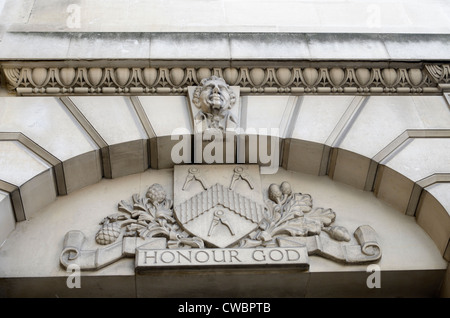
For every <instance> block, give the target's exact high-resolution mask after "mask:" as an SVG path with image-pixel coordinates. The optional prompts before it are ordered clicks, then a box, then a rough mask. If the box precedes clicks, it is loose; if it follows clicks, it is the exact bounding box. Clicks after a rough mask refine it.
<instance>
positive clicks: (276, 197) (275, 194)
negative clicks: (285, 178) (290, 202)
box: [269, 183, 283, 204]
mask: <svg viewBox="0 0 450 318" xmlns="http://www.w3.org/2000/svg"><path fill="white" fill-rule="evenodd" d="M282 197H283V192H281V189H280V186H279V185H278V184H275V183H272V184H271V185H270V186H269V199H270V200H272V201H273V202H276V203H278V204H280V203H281V199H282Z"/></svg>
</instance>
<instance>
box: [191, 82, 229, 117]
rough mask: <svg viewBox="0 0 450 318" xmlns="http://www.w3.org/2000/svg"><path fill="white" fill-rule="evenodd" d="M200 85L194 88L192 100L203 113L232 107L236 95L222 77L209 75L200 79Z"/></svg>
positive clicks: (216, 111) (215, 112)
mask: <svg viewBox="0 0 450 318" xmlns="http://www.w3.org/2000/svg"><path fill="white" fill-rule="evenodd" d="M201 85H202V86H200V87H198V88H197V89H196V91H195V93H194V99H193V101H194V104H195V106H197V107H198V108H200V109H201V110H202V111H203V112H204V113H213V114H217V113H219V112H220V111H222V110H224V109H230V108H231V107H233V105H234V103H235V100H236V97H235V95H234V94H233V92H232V90H231V89H230V88H229V86H228V85H227V83H226V82H225V81H224V80H223V79H222V78H219V77H216V76H211V77H210V78H207V79H204V80H202V83H201Z"/></svg>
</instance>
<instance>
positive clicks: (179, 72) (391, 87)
mask: <svg viewBox="0 0 450 318" xmlns="http://www.w3.org/2000/svg"><path fill="white" fill-rule="evenodd" d="M312 64H314V63H309V66H307V67H295V66H293V67H227V68H223V67H211V68H208V67H199V68H196V67H173V68H168V67H117V68H114V67H81V66H79V67H66V66H64V67H58V66H56V67H43V66H39V67H30V66H29V64H27V65H26V66H24V67H21V66H17V65H14V66H10V65H3V66H2V69H1V71H2V73H3V74H2V75H3V76H2V77H3V78H4V79H5V80H6V83H5V84H6V87H7V89H8V90H9V91H10V92H12V93H15V94H17V95H19V96H26V95H155V94H156V95H172V94H173V95H186V94H187V92H188V87H189V86H198V85H199V84H200V82H201V80H202V79H205V78H208V77H210V76H212V75H214V76H217V77H219V78H223V79H224V80H225V81H226V83H227V84H228V85H230V86H238V87H240V92H241V94H244V95H245V94H367V95H370V94H438V93H440V92H442V91H443V90H446V89H448V87H449V86H450V65H449V64H423V66H417V64H415V65H414V66H411V67H405V66H403V67H394V66H388V67H371V64H370V63H366V64H361V66H357V67H355V66H353V65H352V66H348V67H345V66H342V64H339V66H336V67H322V64H319V63H317V67H314V65H312ZM336 65H338V64H336Z"/></svg>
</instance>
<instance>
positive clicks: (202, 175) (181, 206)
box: [174, 165, 265, 248]
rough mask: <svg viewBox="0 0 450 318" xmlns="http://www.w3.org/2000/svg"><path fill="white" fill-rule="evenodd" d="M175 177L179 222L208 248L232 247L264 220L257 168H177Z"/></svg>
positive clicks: (190, 166)
mask: <svg viewBox="0 0 450 318" xmlns="http://www.w3.org/2000/svg"><path fill="white" fill-rule="evenodd" d="M174 177H175V180H174V214H175V216H176V218H177V221H178V223H179V224H180V226H181V227H182V228H183V229H184V230H185V231H186V232H188V233H190V234H191V235H193V236H197V237H200V238H201V239H203V241H205V243H206V244H207V245H209V246H213V247H221V248H224V247H228V246H232V245H233V244H235V243H236V242H238V241H239V240H240V239H242V238H243V237H245V236H247V235H248V234H249V233H251V232H252V231H254V230H255V229H256V228H257V227H258V225H259V223H260V222H261V220H262V219H263V218H264V215H265V214H264V213H265V205H264V203H263V198H262V193H261V181H260V175H259V167H258V166H252V165H208V166H203V165H189V166H186V165H185V166H176V167H175V171H174Z"/></svg>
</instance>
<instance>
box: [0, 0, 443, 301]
mask: <svg viewBox="0 0 450 318" xmlns="http://www.w3.org/2000/svg"><path fill="white" fill-rule="evenodd" d="M72 2H73V3H72ZM72 2H70V3H66V2H65V1H62V2H58V4H56V2H55V3H54V4H55V6H54V7H53V9H52V10H53V12H60V13H61V12H63V13H64V15H63V16H64V17H65V18H64V19H62V20H61V21H59V19H61V17H59V18H58V19H56V20H51V21H50V20H47V18H46V14H45V12H46V11H45V10H48V6H46V5H44V4H43V1H34V2H31V1H3V2H2V1H0V10H1V9H2V11H0V21H3V22H2V23H3V24H0V40H1V41H0V52H1V53H0V83H1V87H0V296H1V297H22V296H26V297H36V296H38V297H55V295H56V296H58V297H78V296H88V297H110V296H111V297H112V296H121V297H167V296H168V297H170V296H177V297H184V296H186V295H189V296H194V297H211V296H213V297H221V296H222V297H223V296H227V297H233V296H237V297H283V296H289V297H329V296H331V297H342V296H344V297H352V296H357V297H379V296H384V297H410V296H412V297H449V296H450V291H449V286H450V283H449V281H448V277H449V273H448V262H449V261H450V245H449V244H450V243H449V242H450V215H449V211H450V198H449V193H450V192H449V190H450V189H449V182H450V163H449V160H448V158H449V154H450V152H449V149H450V139H449V137H450V111H449V107H450V82H449V81H450V68H449V61H450V59H449V56H448V53H447V52H448V49H449V48H448V43H450V42H449V41H448V40H449V38H448V35H447V34H448V32H447V31H448V30H449V29H450V26H449V25H448V24H446V23H445V22H443V21H447V20H445V19H442V20H439V23H434V24H433V26H430V25H431V24H430V23H428V24H427V23H424V22H423V21H424V19H425V20H426V17H425V18H424V17H423V15H422V18H421V19H420V20H418V21H417V22H418V23H417V24H415V25H414V27H413V26H411V25H410V26H409V27H408V25H407V24H404V26H403V27H401V26H400V27H399V24H398V21H393V20H391V18H389V16H387V15H384V13H383V12H384V11H383V10H384V9H383V10H381V9H380V10H381V11H379V14H381V15H380V16H378V15H377V12H378V11H377V8H382V7H378V6H377V5H378V4H376V3H374V4H372V5H373V7H370V8H372V9H373V10H375V11H373V12H375V13H374V15H370V14H369V15H368V16H367V18H368V19H369V18H370V19H372V18H374V19H375V20H370V19H369V20H370V21H372V22H374V21H375V22H377V21H379V20H377V19H376V18H377V17H381V18H382V20H383V21H382V23H381V22H380V21H381V20H380V21H379V22H380V24H375V25H374V26H372V27H371V28H369V27H368V26H367V24H366V23H365V22H358V21H356V20H351V21H353V22H348V21H350V20H346V22H345V23H344V20H341V19H340V18H337V17H334V18H331V17H330V16H327V15H326V13H323V12H321V11H320V10H319V9H318V5H310V6H309V7H308V6H306V4H305V3H303V2H301V1H300V2H298V3H296V4H292V3H291V5H293V6H294V7H295V8H297V9H298V10H300V9H302V10H309V11H308V12H311V14H312V13H314V14H319V13H320V14H319V15H321V16H322V15H325V16H327V17H328V18H329V19H331V20H329V22H323V21H328V20H323V21H322V24H321V25H316V24H315V22H314V21H313V20H305V22H304V26H303V28H306V29H302V27H301V26H298V25H288V24H286V22H285V20H284V19H283V20H273V18H271V17H270V15H267V14H266V11H264V10H265V9H264V8H266V7H267V6H270V4H269V3H270V2H267V3H266V2H264V3H263V4H261V7H259V8H258V9H256V10H257V11H258V12H260V13H261V14H262V16H263V17H265V19H266V21H272V22H273V23H274V25H273V27H271V28H269V29H267V28H266V27H264V26H261V25H260V24H259V23H258V21H254V20H252V19H253V18H252V17H248V19H249V20H248V21H247V22H246V23H245V24H241V23H238V20H239V19H238V17H239V14H238V11H236V10H237V8H236V7H235V6H234V4H235V2H233V1H227V0H223V1H220V3H221V5H222V6H223V8H224V9H223V11H220V12H216V15H217V17H216V18H217V21H222V22H221V23H222V24H219V25H217V24H215V23H213V22H207V23H206V24H209V28H208V31H207V32H205V30H204V23H205V22H204V21H203V22H202V23H200V22H199V21H194V20H195V19H194V20H192V21H191V20H189V21H191V22H190V24H188V26H186V27H187V28H188V29H187V30H183V29H180V26H179V25H178V24H177V23H178V22H176V21H175V20H170V19H169V18H168V17H167V16H166V18H167V19H169V20H170V21H172V22H170V23H172V24H170V23H169V24H163V25H159V24H158V23H160V22H161V21H160V20H158V19H156V20H154V21H153V22H152V23H149V22H148V19H147V17H146V19H144V20H145V21H144V22H143V21H141V20H142V18H143V17H140V16H139V15H138V14H137V12H136V11H135V9H130V10H129V11H128V12H129V14H130V15H132V16H133V15H134V18H135V20H134V21H135V22H131V23H130V24H128V25H127V23H126V22H125V21H126V20H127V19H125V17H122V18H123V19H122V18H120V17H119V19H117V21H116V22H115V23H114V25H113V24H108V23H106V22H105V21H104V20H102V19H100V20H96V21H97V22H96V23H88V22H89V21H95V18H94V16H93V15H92V14H94V13H95V12H97V14H98V13H99V12H100V11H99V10H100V8H103V9H102V10H106V11H108V10H109V9H107V7H106V6H105V5H104V4H99V7H98V8H95V9H94V8H91V7H90V4H81V3H80V4H78V3H75V2H76V1H72ZM199 2H202V1H199ZM350 2H351V4H349V5H352V6H353V8H352V9H348V10H347V11H346V10H343V9H342V8H341V9H339V10H343V15H344V16H345V15H348V14H351V12H354V11H352V10H355V8H356V7H357V6H358V5H359V4H357V2H358V1H356V0H354V1H350ZM18 3H21V4H22V5H21V6H19V5H18ZM178 4H179V5H180V7H179V8H178V10H181V9H180V8H183V7H184V6H185V5H186V4H184V3H178ZM83 5H84V6H85V7H83ZM117 5H120V4H117ZM122 5H123V4H122ZM146 5H147V4H144V3H143V4H142V6H143V7H145V6H146ZM153 5H155V6H154V7H153V8H152V10H155V11H152V13H151V14H153V13H154V12H156V11H158V8H159V7H158V6H157V5H156V4H155V3H153ZM417 5H418V7H414V6H413V7H414V9H411V10H412V11H408V10H405V9H404V8H403V7H401V8H400V9H399V8H397V10H398V13H399V14H398V15H397V17H400V18H399V19H402V17H403V18H405V19H406V17H407V18H408V19H409V21H415V20H414V19H415V18H414V17H415V15H414V12H415V11H414V10H419V7H420V6H421V5H422V4H420V3H419V2H418V1H417ZM429 5H430V6H435V7H436V6H437V7H436V9H438V10H437V11H436V12H439V14H444V15H445V13H443V12H449V11H448V10H447V9H448V4H446V3H433V4H429ZM282 7H283V6H282V5H279V6H278V5H277V6H275V7H274V8H272V9H273V10H281V8H282ZM364 8H367V5H366V6H365V7H364ZM383 8H384V7H383ZM69 9H70V10H69ZM159 9H161V8H159ZM266 9H267V8H266ZM291 9H292V10H290V11H291V12H294V11H295V10H294V11H293V8H291ZM58 10H59V11H58ZM78 10H79V11H78ZM239 10H243V11H241V13H242V12H245V10H246V9H245V8H240V9H239ZM252 10H253V9H252ZM336 10H337V9H336ZM106 11H105V12H106ZM282 11H283V14H284V15H285V18H287V17H292V14H293V13H291V12H288V11H289V10H282ZM77 12H78V13H79V14H80V15H79V16H78V15H77V14H78V13H77ZM108 12H109V11H108ZM177 12H178V13H179V12H181V11H176V10H175V11H174V14H175V15H176V14H177ZM25 13H26V14H25ZM366 14H367V12H366ZM24 16H29V18H28V19H27V20H24V18H23V17H24ZM98 17H103V15H99V16H98ZM381 18H380V19H381ZM186 19H187V18H186ZM189 19H193V17H189ZM236 19H238V20H236ZM271 19H272V20H271ZM408 19H407V20H408ZM169 20H167V21H169ZM99 21H100V22H99ZM137 21H141V22H142V23H141V24H140V28H141V29H140V31H139V33H136V31H137V30H138V29H137V28H138V23H137ZM158 21H159V22H158ZM308 21H309V22H308ZM333 21H334V22H333ZM361 21H362V20H361ZM365 21H368V20H365ZM433 21H434V22H435V20H433ZM44 22H45V23H44ZM241 22H242V21H241ZM78 23H79V24H78ZM351 23H353V24H351ZM158 25H159V26H158ZM331 25H335V26H336V25H337V26H338V29H337V30H333V29H332V28H331ZM400 25H401V24H400ZM169 26H170V27H169ZM396 26H397V27H396ZM74 28H75V29H74ZM115 28H119V29H120V32H118V33H114V35H113V34H112V33H110V32H116V31H117V30H116V29H115ZM183 28H184V26H183ZM356 29H357V30H359V32H358V33H355V32H349V31H348V30H353V31H354V30H356ZM30 30H33V31H34V32H32V33H28V32H29V31H30ZM74 31H75V32H74ZM317 32H319V33H317ZM378 33H380V34H378ZM19 47H20V49H18V48H19ZM206 133H208V135H207V136H206ZM198 135H200V138H197V136H198ZM255 251H257V252H256V254H255ZM161 253H166V254H161ZM219 256H220V257H219ZM158 257H159V258H158ZM177 257H178V260H179V264H178V265H177V266H172V265H173V264H172V261H175V260H177ZM221 257H222V259H223V260H224V262H223V264H216V263H220V262H219V260H220V259H221ZM237 260H242V264H235V262H237ZM156 261H158V262H159V263H158V264H160V265H164V266H166V267H169V268H165V267H164V266H156V267H155V266H153V267H152V266H150V265H151V264H150V263H151V262H156ZM259 262H262V263H259ZM32 265H33V266H32ZM71 265H76V266H79V267H81V269H82V270H83V271H82V273H81V284H82V288H68V285H67V284H68V283H67V282H68V277H70V276H69V275H70V274H71V273H72V272H71V270H73V268H72V267H70V266H71ZM220 265H222V266H220ZM240 265H241V266H240ZM371 265H372V266H375V267H369V266H371ZM184 266H185V267H184ZM373 268H375V273H376V272H377V270H379V271H381V288H370V287H369V285H370V284H369V283H368V277H369V275H370V274H371V269H372V270H373ZM167 270H169V272H170V273H171V275H167V273H168V272H167ZM212 277H214V280H211V278H212ZM98 286H100V287H98ZM149 286H150V287H149ZM151 286H156V287H151ZM97 287H98V288H97ZM372 287H373V286H372Z"/></svg>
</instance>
